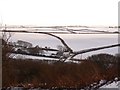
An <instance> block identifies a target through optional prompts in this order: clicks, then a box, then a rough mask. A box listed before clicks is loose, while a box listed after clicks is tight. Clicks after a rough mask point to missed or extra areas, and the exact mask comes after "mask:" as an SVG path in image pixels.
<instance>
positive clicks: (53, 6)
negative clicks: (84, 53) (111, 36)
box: [0, 0, 119, 26]
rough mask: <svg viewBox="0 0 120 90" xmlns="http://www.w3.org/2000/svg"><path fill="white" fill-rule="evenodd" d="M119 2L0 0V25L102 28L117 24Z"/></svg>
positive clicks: (90, 0)
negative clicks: (100, 26) (99, 26)
mask: <svg viewBox="0 0 120 90" xmlns="http://www.w3.org/2000/svg"><path fill="white" fill-rule="evenodd" d="M118 1H119V0H0V23H3V24H10V25H40V26H51V25H90V26H91V25H102V26H110V25H117V23H118Z"/></svg>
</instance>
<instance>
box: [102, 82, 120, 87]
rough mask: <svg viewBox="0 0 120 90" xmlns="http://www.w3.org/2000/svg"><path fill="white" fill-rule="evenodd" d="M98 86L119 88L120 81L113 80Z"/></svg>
mask: <svg viewBox="0 0 120 90" xmlns="http://www.w3.org/2000/svg"><path fill="white" fill-rule="evenodd" d="M100 88H120V81H118V82H113V83H111V84H108V85H107V84H106V85H104V86H102V87H100Z"/></svg>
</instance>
